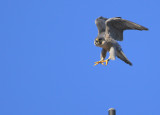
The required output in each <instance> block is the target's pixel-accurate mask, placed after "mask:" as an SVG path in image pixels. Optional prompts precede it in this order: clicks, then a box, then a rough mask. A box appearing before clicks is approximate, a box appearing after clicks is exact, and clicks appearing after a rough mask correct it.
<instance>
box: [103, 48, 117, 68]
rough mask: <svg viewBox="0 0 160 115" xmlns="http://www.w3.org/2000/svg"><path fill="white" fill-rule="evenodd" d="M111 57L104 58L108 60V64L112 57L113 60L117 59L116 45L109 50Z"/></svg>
mask: <svg viewBox="0 0 160 115" xmlns="http://www.w3.org/2000/svg"><path fill="white" fill-rule="evenodd" d="M109 54H110V55H109V58H108V59H106V60H104V61H105V62H106V65H108V61H109V60H110V59H111V60H115V58H116V50H115V48H114V47H111V48H110V50H109Z"/></svg>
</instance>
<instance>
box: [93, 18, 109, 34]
mask: <svg viewBox="0 0 160 115" xmlns="http://www.w3.org/2000/svg"><path fill="white" fill-rule="evenodd" d="M107 19H108V18H104V17H102V16H101V17H99V18H97V19H96V20H95V24H96V25H97V28H98V35H99V34H101V33H103V32H105V29H106V26H105V21H106V20H107Z"/></svg>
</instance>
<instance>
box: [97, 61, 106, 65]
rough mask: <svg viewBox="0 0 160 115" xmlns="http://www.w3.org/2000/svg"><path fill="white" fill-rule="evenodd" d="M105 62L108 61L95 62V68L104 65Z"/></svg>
mask: <svg viewBox="0 0 160 115" xmlns="http://www.w3.org/2000/svg"><path fill="white" fill-rule="evenodd" d="M103 62H106V61H104V60H100V61H97V62H94V63H95V64H94V65H95V66H96V65H98V64H102V65H104V63H103Z"/></svg>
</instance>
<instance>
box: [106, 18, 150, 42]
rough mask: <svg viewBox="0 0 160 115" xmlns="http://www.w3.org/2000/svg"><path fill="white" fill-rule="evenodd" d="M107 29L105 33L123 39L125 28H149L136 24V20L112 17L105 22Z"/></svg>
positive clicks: (119, 39)
mask: <svg viewBox="0 0 160 115" xmlns="http://www.w3.org/2000/svg"><path fill="white" fill-rule="evenodd" d="M105 25H106V31H105V33H106V34H108V35H109V36H111V37H112V38H113V39H115V40H118V41H122V40H123V31H124V30H129V29H132V30H148V28H146V27H144V26H141V25H139V24H136V23H134V22H131V21H128V20H124V19H122V18H119V17H118V18H117V17H116V18H110V19H108V20H107V21H106V22H105Z"/></svg>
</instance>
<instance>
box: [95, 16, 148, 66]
mask: <svg viewBox="0 0 160 115" xmlns="http://www.w3.org/2000/svg"><path fill="white" fill-rule="evenodd" d="M95 24H96V25H97V28H98V36H97V37H96V39H95V40H94V44H95V45H96V46H98V47H101V48H102V51H101V60H100V61H97V62H95V65H97V64H102V65H104V62H106V64H105V65H107V64H108V61H109V60H115V58H116V56H117V57H118V58H119V59H121V60H122V61H124V62H125V63H127V64H129V65H132V63H131V62H130V61H129V60H128V59H127V57H126V56H125V54H124V53H123V51H122V48H121V46H120V45H119V44H118V42H117V41H122V40H123V31H124V30H148V28H146V27H144V26H141V25H139V24H136V23H134V22H131V21H128V20H125V19H122V18H121V17H114V18H104V17H102V16H101V17H99V18H97V19H96V20H95ZM107 52H109V58H108V59H106V60H105V57H106V53H107Z"/></svg>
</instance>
